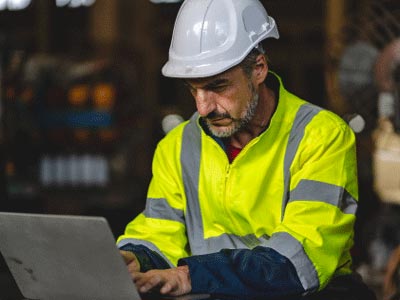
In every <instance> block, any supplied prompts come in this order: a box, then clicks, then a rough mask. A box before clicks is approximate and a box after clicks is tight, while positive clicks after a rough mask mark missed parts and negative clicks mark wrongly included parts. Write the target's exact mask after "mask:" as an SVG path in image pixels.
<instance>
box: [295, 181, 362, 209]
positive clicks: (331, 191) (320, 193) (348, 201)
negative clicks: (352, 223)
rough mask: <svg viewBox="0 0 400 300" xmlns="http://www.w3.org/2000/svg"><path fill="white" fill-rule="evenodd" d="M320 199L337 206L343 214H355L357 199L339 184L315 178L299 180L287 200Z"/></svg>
mask: <svg viewBox="0 0 400 300" xmlns="http://www.w3.org/2000/svg"><path fill="white" fill-rule="evenodd" d="M299 200H305V201H321V202H324V203H328V204H331V205H334V206H336V207H338V208H339V209H340V210H341V211H342V212H343V213H345V214H355V213H356V210H357V201H356V200H355V199H354V198H353V197H352V196H351V195H350V194H349V193H348V192H347V191H346V190H345V189H344V188H343V187H341V186H337V185H333V184H329V183H324V182H320V181H315V180H305V179H303V180H301V181H300V182H299V184H298V185H297V187H296V188H295V189H294V190H293V191H291V192H290V199H289V202H293V201H299Z"/></svg>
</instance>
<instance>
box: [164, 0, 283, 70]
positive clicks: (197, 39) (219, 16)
mask: <svg viewBox="0 0 400 300" xmlns="http://www.w3.org/2000/svg"><path fill="white" fill-rule="evenodd" d="M269 37H273V38H279V33H278V29H277V26H276V23H275V20H274V19H273V18H271V17H270V16H268V14H267V12H266V11H265V8H264V7H263V6H262V4H261V3H260V2H259V1H258V0H186V1H184V2H183V4H182V6H181V8H180V10H179V13H178V16H177V18H176V21H175V26H174V32H173V36H172V41H171V46H170V50H169V60H168V62H167V63H166V64H165V65H164V67H163V69H162V73H163V74H164V75H165V76H167V77H179V78H200V77H208V76H213V75H216V74H219V73H222V72H223V71H225V70H227V69H229V68H231V67H233V66H235V65H237V64H239V63H240V62H241V61H242V60H243V59H244V58H245V57H246V55H247V54H248V53H249V52H250V51H251V50H252V49H253V48H254V47H256V46H257V45H258V44H259V43H260V42H261V41H262V40H264V39H266V38H269Z"/></svg>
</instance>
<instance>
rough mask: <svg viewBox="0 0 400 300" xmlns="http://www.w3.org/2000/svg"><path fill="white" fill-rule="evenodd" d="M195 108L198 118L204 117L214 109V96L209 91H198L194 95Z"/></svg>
mask: <svg viewBox="0 0 400 300" xmlns="http://www.w3.org/2000/svg"><path fill="white" fill-rule="evenodd" d="M195 100H196V107H197V111H198V113H199V114H200V116H202V117H205V116H207V115H208V114H209V113H211V112H213V111H214V110H215V109H216V102H215V99H214V96H213V95H212V93H211V92H209V91H202V90H198V91H197V93H196V95H195Z"/></svg>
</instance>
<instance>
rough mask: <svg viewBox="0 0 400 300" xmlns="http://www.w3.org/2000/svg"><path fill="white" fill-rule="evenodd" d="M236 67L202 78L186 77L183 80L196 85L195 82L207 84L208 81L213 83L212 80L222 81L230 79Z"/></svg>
mask: <svg viewBox="0 0 400 300" xmlns="http://www.w3.org/2000/svg"><path fill="white" fill-rule="evenodd" d="M237 69H238V67H235V68H232V69H229V70H226V71H225V72H222V73H220V74H217V75H214V76H210V77H204V78H188V79H186V80H185V81H186V82H187V83H190V84H196V85H197V84H200V85H207V84H209V83H214V82H224V81H228V80H230V79H231V77H232V76H233V75H234V73H235V72H236V71H237Z"/></svg>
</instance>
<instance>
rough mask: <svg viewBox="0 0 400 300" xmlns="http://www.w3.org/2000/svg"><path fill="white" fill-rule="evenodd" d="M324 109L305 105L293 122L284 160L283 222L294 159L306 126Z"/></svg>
mask: <svg viewBox="0 0 400 300" xmlns="http://www.w3.org/2000/svg"><path fill="white" fill-rule="evenodd" d="M321 110H322V109H321V108H319V107H317V106H315V105H312V104H303V105H302V106H301V107H300V109H299V110H298V112H297V114H296V118H295V120H294V122H293V126H292V130H291V131H290V135H289V141H288V144H287V148H286V153H285V158H284V173H283V175H284V183H285V186H284V193H283V199H282V213H281V220H283V216H284V214H285V208H286V204H287V202H288V201H289V190H290V189H289V187H290V166H291V165H292V163H293V160H294V157H295V155H296V153H297V149H298V148H299V145H300V142H301V140H302V139H303V137H304V131H305V128H306V126H307V125H308V124H309V123H310V121H311V120H312V119H313V118H314V116H315V115H316V114H317V113H318V112H320V111H321Z"/></svg>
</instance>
